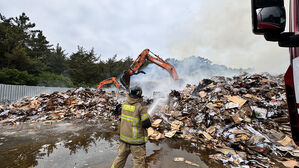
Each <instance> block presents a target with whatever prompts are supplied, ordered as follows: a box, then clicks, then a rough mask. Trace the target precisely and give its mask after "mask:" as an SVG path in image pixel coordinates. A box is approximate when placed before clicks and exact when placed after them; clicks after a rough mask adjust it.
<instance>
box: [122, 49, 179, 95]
mask: <svg viewBox="0 0 299 168" xmlns="http://www.w3.org/2000/svg"><path fill="white" fill-rule="evenodd" d="M151 54H152V55H151ZM146 60H149V61H151V62H152V63H154V64H156V65H158V66H160V67H161V68H163V69H166V70H167V71H168V72H169V74H170V75H171V77H172V78H173V79H178V74H177V73H176V71H175V68H174V67H173V66H172V65H170V64H169V63H168V62H166V61H164V60H163V59H162V58H160V57H159V56H158V55H156V54H154V53H153V52H151V51H150V50H149V49H145V50H143V51H142V52H141V53H140V55H139V56H138V57H137V58H136V60H135V61H134V62H133V63H132V65H131V66H130V68H129V69H128V70H126V71H125V72H124V73H123V75H122V77H121V78H120V82H121V83H122V84H123V86H125V88H127V89H128V88H129V87H130V79H131V76H132V75H136V74H138V73H140V72H138V70H139V69H140V68H141V67H142V65H143V64H144V62H145V61H146Z"/></svg>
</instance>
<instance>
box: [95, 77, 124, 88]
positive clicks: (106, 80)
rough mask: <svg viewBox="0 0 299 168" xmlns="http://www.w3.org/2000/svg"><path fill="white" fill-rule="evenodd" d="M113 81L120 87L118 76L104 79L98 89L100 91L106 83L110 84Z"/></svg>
mask: <svg viewBox="0 0 299 168" xmlns="http://www.w3.org/2000/svg"><path fill="white" fill-rule="evenodd" d="M111 83H114V85H115V86H116V87H117V88H118V89H120V86H119V84H118V82H117V80H116V78H115V77H112V78H109V79H105V80H102V81H101V82H100V83H99V85H98V87H97V90H98V91H99V90H100V89H101V88H102V87H103V86H104V85H108V84H111Z"/></svg>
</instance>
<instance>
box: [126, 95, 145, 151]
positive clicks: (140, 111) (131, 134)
mask: <svg viewBox="0 0 299 168" xmlns="http://www.w3.org/2000/svg"><path fill="white" fill-rule="evenodd" d="M145 123H150V120H149V114H148V113H147V107H146V106H145V105H144V104H143V103H142V98H132V97H130V96H129V97H128V98H127V100H126V101H125V102H124V103H123V105H122V111H121V123H120V140H121V141H123V142H125V143H128V144H133V145H142V144H145V143H146V142H147V131H146V127H148V125H150V124H145Z"/></svg>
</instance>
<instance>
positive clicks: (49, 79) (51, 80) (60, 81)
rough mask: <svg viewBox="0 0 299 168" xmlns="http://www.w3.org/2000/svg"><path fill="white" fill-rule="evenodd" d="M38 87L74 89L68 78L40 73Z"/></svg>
mask: <svg viewBox="0 0 299 168" xmlns="http://www.w3.org/2000/svg"><path fill="white" fill-rule="evenodd" d="M38 85H39V86H53V87H74V84H73V82H72V81H71V79H70V78H67V77H65V76H62V75H56V74H53V73H50V72H42V73H41V74H40V75H39V76H38Z"/></svg>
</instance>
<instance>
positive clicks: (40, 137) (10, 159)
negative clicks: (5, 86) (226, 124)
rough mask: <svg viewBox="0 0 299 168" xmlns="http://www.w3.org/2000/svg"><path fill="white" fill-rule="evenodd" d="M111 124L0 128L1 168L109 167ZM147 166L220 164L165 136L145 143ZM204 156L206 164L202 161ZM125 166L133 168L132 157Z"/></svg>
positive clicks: (113, 151) (113, 149)
mask: <svg viewBox="0 0 299 168" xmlns="http://www.w3.org/2000/svg"><path fill="white" fill-rule="evenodd" d="M110 128H111V123H106V124H105V123H104V124H101V125H100V124H86V123H85V124H71V123H56V124H50V125H41V124H31V125H21V126H16V127H7V128H3V129H2V130H5V131H0V163H1V166H3V167H26V168H28V167H37V168H43V167H49V168H56V167H73V168H85V167H90V168H95V167H111V164H112V162H113V160H114V159H115V157H116V155H117V148H118V133H117V131H115V130H112V129H110ZM146 150H147V157H146V162H147V166H148V167H152V168H158V167H168V166H171V167H172V168H179V167H180V168H181V167H193V166H190V165H187V164H186V163H184V162H174V161H173V158H174V157H184V158H185V159H186V160H189V161H191V162H194V163H197V164H199V165H200V167H201V168H205V167H219V166H220V167H222V166H221V165H218V164H215V163H213V164H211V163H208V165H207V164H206V163H207V162H209V161H208V160H207V159H206V157H207V154H206V153H202V152H201V154H198V152H199V150H198V149H197V147H196V144H194V143H190V142H186V141H183V140H173V139H164V140H162V141H160V142H159V143H158V142H149V143H147V145H146ZM202 159H204V160H205V159H206V163H205V162H203V161H202ZM126 167H128V168H129V167H133V165H132V160H131V156H129V158H128V159H127V163H126Z"/></svg>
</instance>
